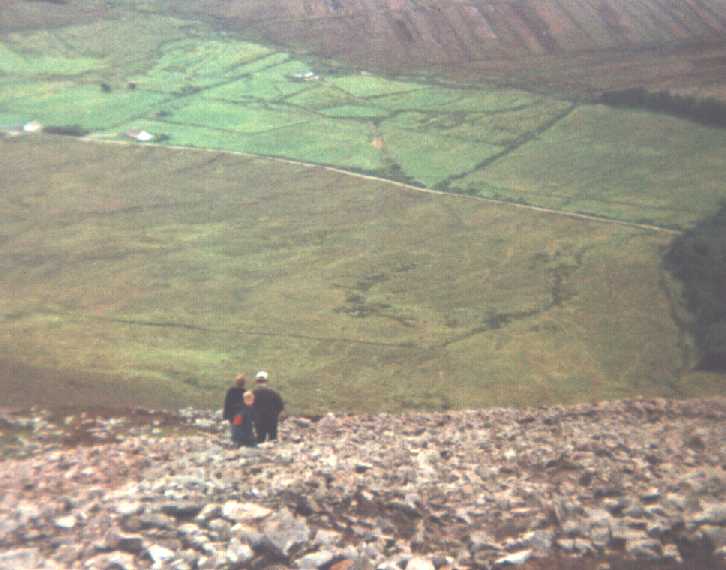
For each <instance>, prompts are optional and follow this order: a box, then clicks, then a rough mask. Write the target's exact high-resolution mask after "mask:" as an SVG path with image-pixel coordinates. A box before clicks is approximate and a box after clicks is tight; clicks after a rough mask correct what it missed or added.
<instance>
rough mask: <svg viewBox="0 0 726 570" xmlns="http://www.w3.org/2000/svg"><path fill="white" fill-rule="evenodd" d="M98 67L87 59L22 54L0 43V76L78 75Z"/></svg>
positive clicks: (94, 61)
mask: <svg viewBox="0 0 726 570" xmlns="http://www.w3.org/2000/svg"><path fill="white" fill-rule="evenodd" d="M98 66H99V62H98V61H97V60H95V59H92V58H88V57H64V56H55V57H53V56H46V55H43V54H42V53H32V54H30V53H27V54H24V53H22V52H19V51H16V50H13V49H12V48H11V47H9V46H7V45H3V44H2V43H0V76H2V75H13V76H20V77H27V76H33V75H80V74H82V73H85V72H86V71H89V70H92V69H96V68H97V67H98Z"/></svg>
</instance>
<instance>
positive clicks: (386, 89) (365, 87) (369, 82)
mask: <svg viewBox="0 0 726 570" xmlns="http://www.w3.org/2000/svg"><path fill="white" fill-rule="evenodd" d="M330 83H331V84H332V85H335V87H337V88H339V89H342V90H343V91H345V92H346V93H349V94H350V95H352V96H353V97H358V98H366V97H372V96H376V97H377V96H380V95H388V94H390V93H401V92H404V91H412V90H417V89H421V88H423V86H422V85H419V84H417V83H411V82H407V81H396V80H392V79H387V78H385V77H379V76H376V75H346V76H344V77H336V78H334V79H332V80H331V81H330Z"/></svg>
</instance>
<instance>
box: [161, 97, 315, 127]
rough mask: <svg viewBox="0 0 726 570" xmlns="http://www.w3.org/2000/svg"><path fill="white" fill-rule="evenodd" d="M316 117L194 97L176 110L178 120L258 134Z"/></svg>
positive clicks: (272, 108) (175, 114)
mask: <svg viewBox="0 0 726 570" xmlns="http://www.w3.org/2000/svg"><path fill="white" fill-rule="evenodd" d="M313 118H314V117H313V116H311V115H306V114H303V113H302V112H300V111H296V110H292V109H290V108H289V107H275V106H261V105H253V104H248V105H244V104H237V105H235V104H232V103H222V102H219V101H205V100H201V99H194V100H193V101H192V102H191V103H190V104H188V105H186V106H184V107H181V108H180V109H178V110H177V111H175V112H173V113H172V114H171V116H170V117H169V119H168V120H169V121H173V122H175V123H181V124H187V125H193V126H204V127H209V128H212V129H214V128H218V129H228V130H232V131H238V132H242V133H255V132H262V131H268V130H270V129H278V128H281V127H285V126H288V125H294V124H300V123H305V122H309V121H311V120H312V119H313Z"/></svg>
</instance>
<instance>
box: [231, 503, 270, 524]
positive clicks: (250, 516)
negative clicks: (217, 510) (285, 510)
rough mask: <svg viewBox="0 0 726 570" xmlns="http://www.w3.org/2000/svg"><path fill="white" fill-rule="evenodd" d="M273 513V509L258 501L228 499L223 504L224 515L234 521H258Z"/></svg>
mask: <svg viewBox="0 0 726 570" xmlns="http://www.w3.org/2000/svg"><path fill="white" fill-rule="evenodd" d="M271 513H272V509H268V508H267V507H264V506H262V505H258V504H256V503H240V502H238V501H228V502H226V503H225V504H224V505H223V506H222V516H223V517H224V518H226V519H228V520H230V521H232V522H243V521H258V520H261V519H264V518H266V517H268V516H269V515H270V514H271Z"/></svg>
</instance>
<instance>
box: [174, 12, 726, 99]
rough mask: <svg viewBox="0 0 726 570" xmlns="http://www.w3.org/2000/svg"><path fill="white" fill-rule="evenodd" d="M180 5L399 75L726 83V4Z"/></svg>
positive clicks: (587, 87) (568, 82)
mask: <svg viewBox="0 0 726 570" xmlns="http://www.w3.org/2000/svg"><path fill="white" fill-rule="evenodd" d="M165 1H166V2H167V3H169V0H165ZM169 6H172V4H171V3H169ZM173 7H174V9H175V10H182V11H183V12H185V13H187V14H195V15H197V16H211V17H213V18H214V19H215V20H216V21H217V22H220V23H221V25H223V26H225V27H227V28H231V29H234V30H238V31H241V32H243V33H245V34H249V35H252V36H256V37H262V38H264V39H266V40H268V41H273V42H275V43H277V44H282V45H287V46H291V47H298V48H303V49H306V50H311V51H312V52H314V53H317V54H319V55H323V56H329V57H333V58H337V59H341V60H343V61H347V62H349V63H352V64H355V65H357V66H361V67H369V68H374V69H378V70H383V71H390V72H402V71H410V70H412V69H413V70H420V71H426V70H433V71H435V72H436V73H442V72H443V73H447V74H449V75H453V76H456V77H459V78H464V79H486V78H494V79H499V80H506V81H508V82H510V83H514V84H520V85H544V86H545V87H550V88H553V89H555V90H563V89H564V90H567V91H570V92H571V91H572V90H573V89H574V90H575V91H576V92H577V93H589V92H592V91H598V90H601V89H609V88H621V87H623V86H633V85H645V86H648V87H655V88H668V89H684V88H686V87H694V86H699V87H700V86H710V91H709V92H710V93H716V94H718V93H719V90H720V86H722V85H726V79H724V78H726V64H724V63H723V56H724V54H726V0H449V1H447V2H441V1H438V0H436V1H434V0H416V1H414V0H281V1H278V2H274V3H271V2H268V1H267V0H234V1H231V2H230V1H228V0H194V2H192V1H191V0H183V1H178V0H175V2H174V3H173ZM663 57H665V58H666V59H665V63H663V61H662V59H661V58H663ZM719 57H720V58H721V60H719V59H718V58H719ZM656 59H657V60H658V62H659V63H658V66H657V69H653V67H654V61H656ZM673 60H677V64H678V65H674V61H673ZM703 61H706V62H708V63H709V65H704V64H703ZM714 61H721V63H720V64H718V65H714V64H713V62H714ZM714 83H715V84H716V88H714Z"/></svg>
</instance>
